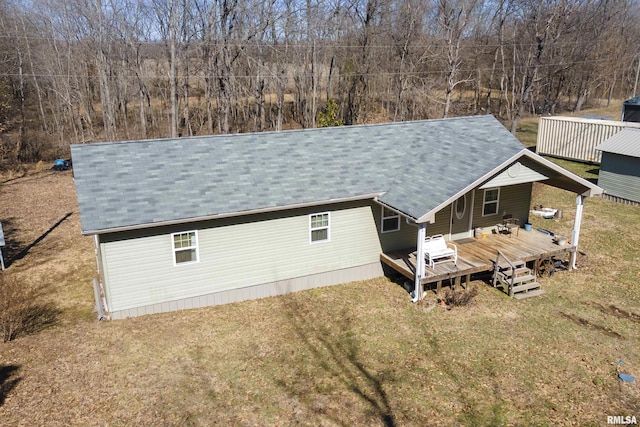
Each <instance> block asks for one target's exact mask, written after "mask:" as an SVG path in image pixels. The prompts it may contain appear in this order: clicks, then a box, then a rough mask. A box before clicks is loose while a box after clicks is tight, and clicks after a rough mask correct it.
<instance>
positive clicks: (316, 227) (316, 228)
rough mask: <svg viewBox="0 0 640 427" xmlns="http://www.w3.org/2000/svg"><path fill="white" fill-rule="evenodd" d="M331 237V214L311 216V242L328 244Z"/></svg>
mask: <svg viewBox="0 0 640 427" xmlns="http://www.w3.org/2000/svg"><path fill="white" fill-rule="evenodd" d="M329 237H330V234H329V212H325V213H320V214H313V215H309V240H310V242H311V243H316V242H326V241H328V240H329Z"/></svg>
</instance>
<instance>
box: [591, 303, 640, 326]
mask: <svg viewBox="0 0 640 427" xmlns="http://www.w3.org/2000/svg"><path fill="white" fill-rule="evenodd" d="M587 305H589V306H591V307H595V308H597V309H598V310H600V311H601V312H602V313H604V314H609V315H611V316H615V317H619V318H620V319H627V320H631V321H632V322H636V323H640V314H636V313H633V312H631V311H626V310H623V309H622V308H619V307H616V306H615V305H613V304H610V305H609V306H606V307H605V306H604V305H602V304H598V303H595V302H592V303H589V304H587Z"/></svg>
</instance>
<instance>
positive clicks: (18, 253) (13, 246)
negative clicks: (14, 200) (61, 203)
mask: <svg viewBox="0 0 640 427" xmlns="http://www.w3.org/2000/svg"><path fill="white" fill-rule="evenodd" d="M71 215H73V212H67V213H66V214H65V215H64V216H63V217H62V218H60V219H59V220H58V221H57V222H56V223H55V224H53V225H52V226H51V227H49V229H48V230H47V231H45V232H44V233H42V234H41V235H40V236H39V237H38V238H37V239H36V240H34V241H33V242H31V243H30V244H28V245H27V246H25V247H24V248H20V245H19V243H18V242H12V241H11V234H12V233H15V232H16V231H17V230H16V228H15V227H14V226H13V224H12V222H11V221H8V223H7V225H8V227H7V230H4V234H5V240H7V243H8V244H7V246H6V248H7V257H6V258H7V259H6V260H5V266H6V268H9V266H11V264H13V263H14V262H15V261H18V260H21V259H23V258H24V257H25V256H26V255H27V254H28V253H29V251H30V250H31V249H32V248H33V247H34V246H36V245H37V244H38V243H40V242H42V241H43V240H44V239H45V237H47V236H48V235H49V234H51V232H53V231H54V230H55V229H56V228H58V227H59V226H60V224H62V223H63V222H64V221H66V220H67V218H69V217H70V216H71ZM3 229H4V223H3Z"/></svg>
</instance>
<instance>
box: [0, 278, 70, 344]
mask: <svg viewBox="0 0 640 427" xmlns="http://www.w3.org/2000/svg"><path fill="white" fill-rule="evenodd" d="M49 294H50V289H49V287H48V286H47V284H45V283H42V282H35V283H29V282H25V281H24V280H19V279H18V278H17V277H16V276H14V275H12V274H11V273H8V272H4V273H2V274H0V330H1V331H2V332H1V333H0V335H1V338H2V340H3V341H5V342H6V341H11V340H13V339H15V338H16V337H18V336H20V335H29V334H34V333H37V332H40V331H42V330H43V329H46V328H48V327H50V326H52V325H55V324H56V323H57V322H58V319H59V317H60V314H61V313H62V312H61V310H60V309H58V307H57V306H56V305H55V304H54V303H53V302H51V301H47V297H48V295H49Z"/></svg>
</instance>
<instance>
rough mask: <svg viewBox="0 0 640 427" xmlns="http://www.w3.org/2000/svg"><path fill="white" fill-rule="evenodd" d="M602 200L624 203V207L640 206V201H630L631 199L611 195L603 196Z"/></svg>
mask: <svg viewBox="0 0 640 427" xmlns="http://www.w3.org/2000/svg"><path fill="white" fill-rule="evenodd" d="M602 198H603V199H606V200H611V201H612V202H616V203H622V204H623V205H633V206H640V202H638V201H635V200H629V199H625V198H623V197H618V196H612V195H611V194H603V195H602Z"/></svg>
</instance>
